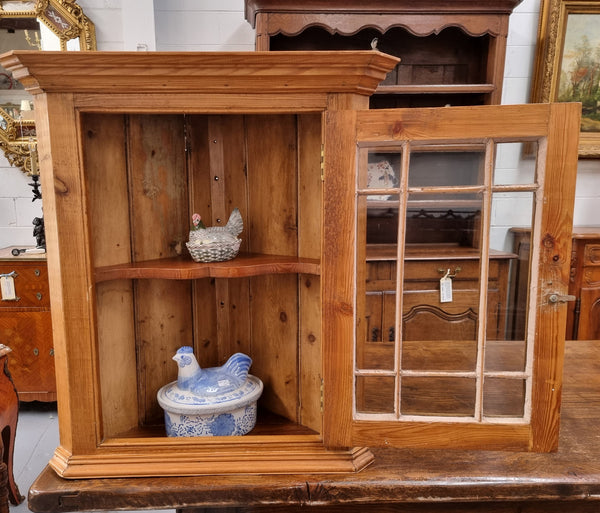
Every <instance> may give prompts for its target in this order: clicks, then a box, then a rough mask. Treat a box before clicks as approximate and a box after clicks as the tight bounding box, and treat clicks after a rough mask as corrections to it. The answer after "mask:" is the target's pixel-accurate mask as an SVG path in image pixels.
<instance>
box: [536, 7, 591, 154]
mask: <svg viewBox="0 0 600 513" xmlns="http://www.w3.org/2000/svg"><path fill="white" fill-rule="evenodd" d="M570 14H600V1H598V0H541V2H540V21H539V27H538V39H537V45H538V46H537V52H536V63H535V72H534V76H533V87H532V93H531V101H532V102H536V103H543V102H553V101H557V97H558V86H559V78H560V72H561V65H562V59H563V49H564V43H565V33H566V30H567V18H568V16H569V15H570ZM599 31H600V29H599ZM579 156H580V157H583V158H600V132H580V134H579Z"/></svg>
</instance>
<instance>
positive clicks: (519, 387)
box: [483, 378, 525, 418]
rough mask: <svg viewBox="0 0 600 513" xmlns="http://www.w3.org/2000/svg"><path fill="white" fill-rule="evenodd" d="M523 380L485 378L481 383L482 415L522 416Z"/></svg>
mask: <svg viewBox="0 0 600 513" xmlns="http://www.w3.org/2000/svg"><path fill="white" fill-rule="evenodd" d="M524 411H525V380H524V379H506V378H485V381H484V383H483V415H484V416H485V417H517V418H520V417H523V415H524Z"/></svg>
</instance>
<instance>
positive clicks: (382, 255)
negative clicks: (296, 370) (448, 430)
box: [356, 194, 399, 370]
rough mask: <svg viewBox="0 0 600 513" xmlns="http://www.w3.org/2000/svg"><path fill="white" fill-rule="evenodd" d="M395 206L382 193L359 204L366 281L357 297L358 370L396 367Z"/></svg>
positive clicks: (361, 199) (395, 198)
mask: <svg viewBox="0 0 600 513" xmlns="http://www.w3.org/2000/svg"><path fill="white" fill-rule="evenodd" d="M398 203H399V199H398V196H397V195H383V194H379V195H367V196H362V197H359V201H358V204H359V223H362V226H359V230H358V232H359V234H364V239H363V240H366V242H365V243H363V245H362V247H359V252H358V258H359V265H362V266H364V269H365V273H364V275H365V280H364V284H359V287H360V286H364V289H363V290H364V292H359V295H358V296H357V309H358V312H359V313H360V312H362V313H363V315H362V317H361V318H362V319H363V320H362V321H361V322H359V324H358V329H357V343H356V368H357V369H385V370H394V368H395V341H396V333H395V325H396V273H397V265H396V258H397V248H398V244H397V241H398ZM361 208H362V210H361ZM361 212H362V213H363V215H360V213H361ZM361 238H362V236H361Z"/></svg>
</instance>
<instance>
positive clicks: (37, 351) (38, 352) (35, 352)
mask: <svg viewBox="0 0 600 513" xmlns="http://www.w3.org/2000/svg"><path fill="white" fill-rule="evenodd" d="M33 354H34V355H35V356H38V355H39V354H40V350H39V349H38V348H37V347H34V348H33Z"/></svg>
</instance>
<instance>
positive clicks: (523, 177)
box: [494, 141, 538, 185]
mask: <svg viewBox="0 0 600 513" xmlns="http://www.w3.org/2000/svg"><path fill="white" fill-rule="evenodd" d="M537 150H538V144H537V142H535V141H533V142H512V143H498V144H496V161H495V166H494V168H495V169H494V185H517V184H527V183H534V182H535V170H536V156H537Z"/></svg>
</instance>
